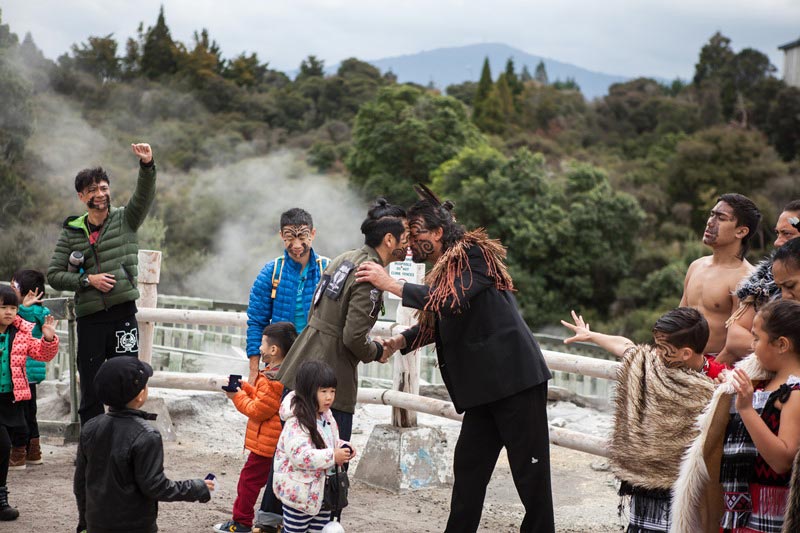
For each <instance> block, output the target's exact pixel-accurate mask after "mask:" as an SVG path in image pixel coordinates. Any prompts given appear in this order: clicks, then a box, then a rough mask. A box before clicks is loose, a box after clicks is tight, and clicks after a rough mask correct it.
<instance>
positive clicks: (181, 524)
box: [0, 389, 623, 533]
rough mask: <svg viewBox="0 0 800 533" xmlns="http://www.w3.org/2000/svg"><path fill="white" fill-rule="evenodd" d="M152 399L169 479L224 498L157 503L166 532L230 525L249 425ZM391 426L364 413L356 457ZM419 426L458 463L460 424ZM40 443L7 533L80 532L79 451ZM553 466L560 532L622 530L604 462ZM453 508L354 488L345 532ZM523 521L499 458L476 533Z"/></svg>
mask: <svg viewBox="0 0 800 533" xmlns="http://www.w3.org/2000/svg"><path fill="white" fill-rule="evenodd" d="M42 392H43V393H44V394H43V395H42V400H40V404H39V405H40V419H50V418H57V417H61V416H63V414H64V406H63V399H62V398H63V393H62V395H61V396H59V395H57V394H56V393H55V390H54V389H53V390H51V391H50V392H49V394H48V392H47V390H46V389H43V391H42ZM151 396H152V397H154V398H157V399H158V398H160V399H162V400H163V402H165V404H166V405H167V407H168V409H169V413H170V416H171V418H172V423H173V428H174V436H175V437H176V440H174V441H173V442H166V443H165V449H166V459H165V468H166V472H167V476H168V477H170V478H171V479H186V478H192V477H203V476H205V474H206V473H208V472H214V473H216V474H217V476H218V479H219V480H220V481H221V485H220V489H219V490H218V491H217V492H216V494H215V495H214V497H213V498H212V500H211V501H210V502H208V503H207V504H197V503H163V504H161V505H160V508H159V520H158V522H159V527H160V530H161V531H165V532H188V531H211V526H212V524H214V523H217V522H221V521H223V520H227V519H228V518H229V517H230V512H231V508H232V506H233V500H234V498H235V497H236V482H237V480H238V475H239V471H240V469H241V467H242V465H243V464H244V459H245V456H244V454H243V453H242V443H243V438H244V437H243V436H244V426H245V418H244V417H243V416H242V415H240V414H239V413H238V412H236V410H235V409H234V408H233V406H232V404H231V403H230V402H229V401H228V400H227V399H226V398H225V397H224V396H223V395H222V394H216V393H202V392H188V391H167V390H159V389H153V390H152V391H151ZM549 411H550V415H551V421H553V422H554V423H556V424H558V425H559V426H562V427H569V428H573V429H578V430H583V431H586V432H589V433H593V434H604V433H606V432H607V430H608V428H609V427H610V424H611V419H610V416H609V415H608V414H606V413H601V412H597V411H593V410H590V409H582V408H579V407H575V406H574V405H572V404H569V403H566V402H560V403H557V404H552V405H551V406H550V407H549ZM389 420H390V408H389V407H387V406H377V405H367V406H359V408H358V410H357V412H356V417H355V425H354V434H353V443H354V445H355V446H356V448H357V449H359V450H363V449H364V447H365V444H366V441H367V439H368V437H369V433H370V432H371V430H372V427H373V426H374V425H375V424H384V423H387V422H388V421H389ZM419 423H420V424H424V425H436V426H438V427H440V428H441V429H442V430H443V431H444V432H445V434H446V435H447V448H446V449H447V452H448V453H449V454H451V455H452V450H453V447H454V446H455V441H456V436H457V434H458V430H459V423H458V422H455V421H450V420H445V419H441V418H437V417H433V416H428V415H420V416H419ZM44 441H45V442H44V446H43V450H44V460H45V464H44V465H41V466H29V467H28V468H27V469H26V470H21V471H13V472H10V474H9V483H8V485H9V490H10V496H9V498H10V500H11V503H12V505H14V506H16V507H18V508H19V510H20V518H19V519H18V520H17V521H16V522H15V523H14V524H13V530H12V529H11V528H9V529H8V531H58V532H62V531H63V532H70V531H74V530H75V525H76V523H77V512H76V510H75V499H74V496H73V494H72V475H73V470H74V467H73V459H74V457H75V453H76V446H75V445H74V444H63V443H59V442H58V441H57V440H56V439H54V438H45V439H44ZM356 460H357V459H356ZM450 462H452V461H450ZM551 462H552V475H553V497H554V501H555V514H556V526H557V530H558V531H559V532H564V533H566V532H575V533H577V532H596V533H605V532H618V531H621V530H622V524H623V519H621V518H619V517H617V505H618V503H619V502H618V498H617V496H616V495H615V492H614V483H613V476H612V475H611V474H610V473H609V472H608V471H607V467H606V463H605V461H604V460H603V459H602V458H598V457H594V456H591V455H588V454H584V453H581V452H575V451H572V450H568V449H565V448H560V447H557V446H554V447H552V448H551ZM354 463H355V461H354ZM353 466H356V465H353ZM449 501H450V487H443V488H437V489H426V490H420V491H416V492H410V493H404V494H400V495H397V494H393V493H390V492H388V491H384V490H381V489H376V488H373V487H371V486H368V485H366V484H364V483H361V482H359V481H358V480H354V481H353V485H352V488H351V495H350V506H349V507H348V508H347V509H346V510H345V512H344V517H343V520H344V521H343V525H344V526H345V527H346V530H347V532H348V533H358V532H364V533H375V532H388V531H403V532H420V533H422V532H435V531H441V530H442V529H443V528H444V524H445V522H446V520H447V515H448V510H449ZM522 514H523V509H522V505H521V504H520V503H519V500H518V498H517V495H516V490H515V488H514V483H513V480H512V478H511V472H510V470H509V467H508V461H507V459H506V457H505V454H501V456H500V459H499V460H498V463H497V468H496V470H495V473H494V476H493V478H492V481H491V483H490V484H489V487H488V490H487V497H486V503H485V505H484V511H483V519H482V521H481V528H480V530H479V531H482V532H484V531H485V532H509V533H510V532H513V531H518V530H519V523H520V522H521V519H522ZM0 530H3V531H5V530H6V529H5V528H0Z"/></svg>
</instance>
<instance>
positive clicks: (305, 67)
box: [295, 56, 325, 82]
mask: <svg viewBox="0 0 800 533" xmlns="http://www.w3.org/2000/svg"><path fill="white" fill-rule="evenodd" d="M324 76H325V62H324V61H322V60H319V59H317V56H308V57H307V58H306V59H304V60H303V61H301V62H300V72H299V73H298V74H297V79H296V80H295V81H298V82H299V81H303V80H305V79H308V78H322V77H324Z"/></svg>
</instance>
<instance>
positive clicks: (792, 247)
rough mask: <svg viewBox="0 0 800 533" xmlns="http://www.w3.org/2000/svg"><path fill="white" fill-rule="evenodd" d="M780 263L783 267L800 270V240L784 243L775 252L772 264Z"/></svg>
mask: <svg viewBox="0 0 800 533" xmlns="http://www.w3.org/2000/svg"><path fill="white" fill-rule="evenodd" d="M778 261H781V262H783V263H785V266H787V267H789V266H790V267H791V268H792V270H797V269H798V268H800V239H792V240H790V241H786V243H784V245H783V246H781V247H780V248H778V249H777V250H776V251H775V255H774V256H772V264H775V263H777V262H778Z"/></svg>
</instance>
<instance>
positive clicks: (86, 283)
mask: <svg viewBox="0 0 800 533" xmlns="http://www.w3.org/2000/svg"><path fill="white" fill-rule="evenodd" d="M91 285H92V284H91V283H89V274H86V275H85V276H84V277H82V278H81V288H82V289H88V288H89V287H91Z"/></svg>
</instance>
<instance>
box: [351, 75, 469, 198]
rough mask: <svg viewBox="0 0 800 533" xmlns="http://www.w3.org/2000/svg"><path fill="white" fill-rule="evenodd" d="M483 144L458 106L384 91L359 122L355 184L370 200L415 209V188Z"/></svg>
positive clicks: (408, 91)
mask: <svg viewBox="0 0 800 533" xmlns="http://www.w3.org/2000/svg"><path fill="white" fill-rule="evenodd" d="M480 138H481V137H480V135H479V134H478V132H477V130H476V129H475V128H474V126H473V125H472V124H471V123H470V122H469V119H468V118H467V113H466V109H465V108H464V105H463V104H462V103H461V102H459V101H458V100H455V99H454V98H450V97H448V96H438V95H435V94H431V93H428V92H426V91H424V90H421V89H417V88H415V87H409V86H402V85H401V86H396V85H395V86H389V87H383V88H381V89H380V90H379V91H378V95H377V97H376V98H375V100H374V101H372V102H368V103H366V104H364V105H363V106H361V109H360V110H359V112H358V115H357V116H356V119H355V126H354V128H353V144H352V149H351V151H350V154H349V156H348V158H347V167H348V169H349V170H350V179H351V181H352V182H353V183H354V184H355V185H356V186H358V187H359V188H360V189H361V190H362V191H363V192H364V193H365V194H367V195H368V196H379V195H382V196H386V197H388V198H389V199H390V200H391V201H392V202H396V203H401V204H403V203H410V202H411V201H413V199H414V193H413V191H412V185H413V184H414V183H418V182H422V183H429V182H430V179H431V178H430V173H431V172H432V171H433V170H434V169H436V168H437V167H438V166H439V165H441V164H442V163H443V162H445V161H447V160H448V159H451V158H452V157H454V156H455V155H456V154H457V153H458V152H459V151H460V150H461V149H462V148H463V147H465V146H472V145H475V144H477V143H478V142H479V141H480Z"/></svg>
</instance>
